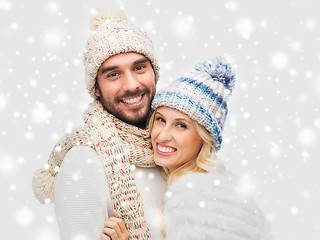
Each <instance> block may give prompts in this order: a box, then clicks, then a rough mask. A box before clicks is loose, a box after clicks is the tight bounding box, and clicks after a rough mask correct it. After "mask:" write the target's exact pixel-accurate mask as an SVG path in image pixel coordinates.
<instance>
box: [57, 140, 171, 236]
mask: <svg viewBox="0 0 320 240" xmlns="http://www.w3.org/2000/svg"><path fill="white" fill-rule="evenodd" d="M133 174H134V176H135V178H136V183H137V188H138V190H139V191H140V193H141V196H142V201H143V207H144V212H145V217H146V220H147V224H148V226H149V228H150V232H151V236H152V239H155V240H158V239H163V237H162V234H161V225H160V224H161V221H160V219H161V208H162V206H161V204H162V203H161V199H162V198H163V195H164V192H165V191H166V182H165V180H164V179H163V178H162V176H161V175H160V173H159V168H149V169H147V168H138V167H137V168H136V169H135V170H133ZM55 214H56V218H57V221H58V225H59V229H60V236H61V240H75V239H81V240H99V239H100V235H101V233H102V228H103V224H104V221H105V219H106V218H108V217H111V216H113V215H114V214H113V207H112V202H111V199H110V194H109V187H108V182H107V179H106V176H105V173H104V169H103V166H102V165H101V163H100V160H99V158H98V156H97V154H96V152H95V151H94V150H92V149H91V148H89V147H85V146H78V147H73V148H72V149H71V150H70V151H69V152H68V153H67V155H66V157H65V159H64V160H63V163H62V165H61V168H60V171H59V174H58V177H57V181H56V185H55Z"/></svg>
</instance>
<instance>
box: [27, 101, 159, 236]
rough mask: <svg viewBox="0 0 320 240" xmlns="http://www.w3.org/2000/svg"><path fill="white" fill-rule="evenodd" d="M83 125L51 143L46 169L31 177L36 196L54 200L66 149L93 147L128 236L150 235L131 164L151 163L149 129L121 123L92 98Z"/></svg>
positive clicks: (150, 165) (151, 165) (114, 206)
mask: <svg viewBox="0 0 320 240" xmlns="http://www.w3.org/2000/svg"><path fill="white" fill-rule="evenodd" d="M84 119H85V126H84V127H83V128H79V129H76V130H74V131H73V132H72V133H71V134H67V135H66V136H65V137H64V138H63V139H61V140H60V141H59V142H58V143H57V144H56V146H55V147H54V149H53V151H52V153H51V155H50V158H49V161H48V165H47V167H46V168H45V169H39V170H38V171H36V173H35V176H34V178H33V190H34V194H35V196H36V197H37V198H38V200H39V201H40V202H42V203H48V202H53V201H54V184H55V180H56V176H57V174H58V171H59V167H60V166H61V164H62V161H63V159H64V157H65V155H66V153H67V152H68V151H69V150H70V149H71V148H72V147H73V146H77V145H88V146H90V147H91V148H93V149H94V150H95V151H96V152H97V155H98V157H99V159H100V160H101V163H102V165H103V167H104V171H105V174H106V177H107V180H108V185H109V190H110V196H111V199H112V202H113V209H114V212H115V216H116V217H118V218H121V219H123V221H124V222H125V224H126V227H127V229H128V231H129V232H130V239H150V237H151V236H150V232H149V228H148V226H147V224H146V220H145V218H144V211H143V205H142V201H141V195H140V192H139V191H138V190H137V187H136V182H135V178H134V177H133V174H132V172H131V165H135V166H138V167H154V166H155V163H154V162H153V154H152V149H151V142H150V138H149V131H148V130H144V129H140V128H138V127H135V126H132V125H130V124H127V123H124V122H122V121H120V120H119V119H117V118H116V117H114V116H113V115H112V114H109V113H108V112H107V111H106V110H104V108H103V106H102V105H101V103H100V102H99V101H94V102H93V103H92V104H91V105H90V106H89V108H88V110H87V111H86V112H85V114H84Z"/></svg>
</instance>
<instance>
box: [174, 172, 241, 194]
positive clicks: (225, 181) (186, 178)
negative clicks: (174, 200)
mask: <svg viewBox="0 0 320 240" xmlns="http://www.w3.org/2000/svg"><path fill="white" fill-rule="evenodd" d="M237 187H240V180H239V177H237V176H236V175H234V174H233V173H231V172H223V173H213V172H211V173H190V174H186V175H183V176H181V177H180V178H179V179H177V180H176V181H175V182H173V183H172V184H171V185H170V186H169V190H170V191H203V190H205V192H208V191H209V190H214V189H225V190H230V191H231V190H236V188H237Z"/></svg>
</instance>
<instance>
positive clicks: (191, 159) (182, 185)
mask: <svg viewBox="0 0 320 240" xmlns="http://www.w3.org/2000/svg"><path fill="white" fill-rule="evenodd" d="M234 83H235V75H234V73H233V72H232V69H231V66H230V64H228V63H227V62H226V61H225V60H224V59H223V58H215V59H212V60H211V61H206V62H202V63H199V64H197V65H196V66H195V69H194V71H192V72H191V73H190V74H189V75H188V76H186V77H182V78H180V79H178V80H177V81H175V82H174V83H173V84H172V85H171V86H170V87H168V88H167V89H164V90H163V91H160V92H159V93H157V94H156V96H155V98H154V100H153V103H152V108H153V110H155V111H154V113H153V115H152V117H151V120H150V128H151V129H152V130H151V140H152V146H153V149H154V161H155V163H156V164H158V165H159V166H162V167H163V172H164V175H165V176H166V178H167V181H168V185H169V186H168V191H167V193H166V196H165V198H164V236H165V238H166V239H167V240H169V239H170V240H171V239H219V240H223V239H226V240H233V239H234V240H236V239H237V240H238V239H239V240H240V239H241V240H258V239H259V240H262V239H263V240H266V239H271V238H272V237H271V230H270V226H269V224H268V222H267V221H266V219H265V217H264V215H263V213H262V212H261V210H260V209H259V207H258V206H257V205H256V203H255V202H254V200H253V199H252V197H251V196H250V195H249V194H248V193H246V192H245V191H244V190H243V188H242V187H241V184H240V181H239V180H238V179H237V177H236V176H235V175H233V174H231V173H229V172H227V171H226V170H225V168H224V166H223V164H221V163H220V162H219V161H218V160H217V158H216V155H215V153H216V152H217V151H218V150H219V149H220V147H221V143H222V130H223V126H224V123H225V120H226V116H227V113H228V108H227V101H228V98H229V96H230V95H231V93H232V90H233V88H234ZM105 229H108V227H107V228H105ZM109 229H110V228H109ZM112 239H114V238H112ZM115 239H116V238H115Z"/></svg>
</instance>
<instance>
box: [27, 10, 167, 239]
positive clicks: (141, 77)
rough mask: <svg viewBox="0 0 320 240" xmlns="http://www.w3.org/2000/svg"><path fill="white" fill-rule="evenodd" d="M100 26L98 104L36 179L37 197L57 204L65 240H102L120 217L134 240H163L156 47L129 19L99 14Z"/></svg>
mask: <svg viewBox="0 0 320 240" xmlns="http://www.w3.org/2000/svg"><path fill="white" fill-rule="evenodd" d="M92 26H94V32H93V33H92V34H91V35H90V36H89V39H88V43H87V46H86V51H85V56H84V61H85V68H86V80H87V88H88V90H89V93H90V95H91V96H92V97H93V98H94V99H95V101H94V102H93V103H92V104H91V105H90V106H89V108H88V109H87V111H86V112H85V114H84V127H81V128H78V129H75V130H74V131H73V132H72V133H71V134H67V135H66V136H65V137H64V138H63V139H61V140H60V141H59V142H58V143H57V144H56V146H55V147H54V150H53V151H52V153H51V155H50V158H49V162H48V163H49V164H48V165H47V166H46V167H45V168H44V169H40V170H38V171H37V172H36V173H35V176H34V178H33V189H34V193H35V196H36V197H37V198H38V199H39V201H40V202H42V203H49V202H53V201H54V200H55V213H56V217H57V221H58V224H59V228H60V235H61V239H63V240H64V239H68V240H70V239H71V240H77V239H79V240H80V239H90V240H94V239H99V238H100V235H101V232H102V228H103V225H104V221H105V219H106V218H108V217H112V216H115V217H117V218H121V219H123V222H124V223H125V225H126V228H127V229H128V230H129V233H130V239H150V238H151V236H152V239H162V236H161V232H160V231H161V227H160V226H159V225H158V224H159V222H160V221H159V219H158V217H157V216H159V215H160V209H161V198H162V196H163V193H164V191H165V181H164V179H163V178H162V177H161V176H160V173H159V169H158V168H157V167H155V164H154V162H153V156H152V150H151V143H150V139H149V132H148V130H146V129H145V128H146V123H147V119H148V115H149V111H150V104H151V101H152V98H153V96H154V94H155V86H156V81H157V79H158V64H157V61H156V58H155V54H154V50H153V45H152V42H151V40H150V38H149V37H148V36H147V34H146V33H144V32H142V31H141V30H140V29H139V28H138V27H136V26H135V25H133V24H130V23H129V22H128V21H127V19H126V18H125V16H124V15H123V13H122V12H99V13H98V14H97V15H96V16H95V17H94V19H93V21H92ZM58 173H59V174H58ZM111 222H112V218H111ZM111 224H112V223H111ZM119 224H120V223H119Z"/></svg>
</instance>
